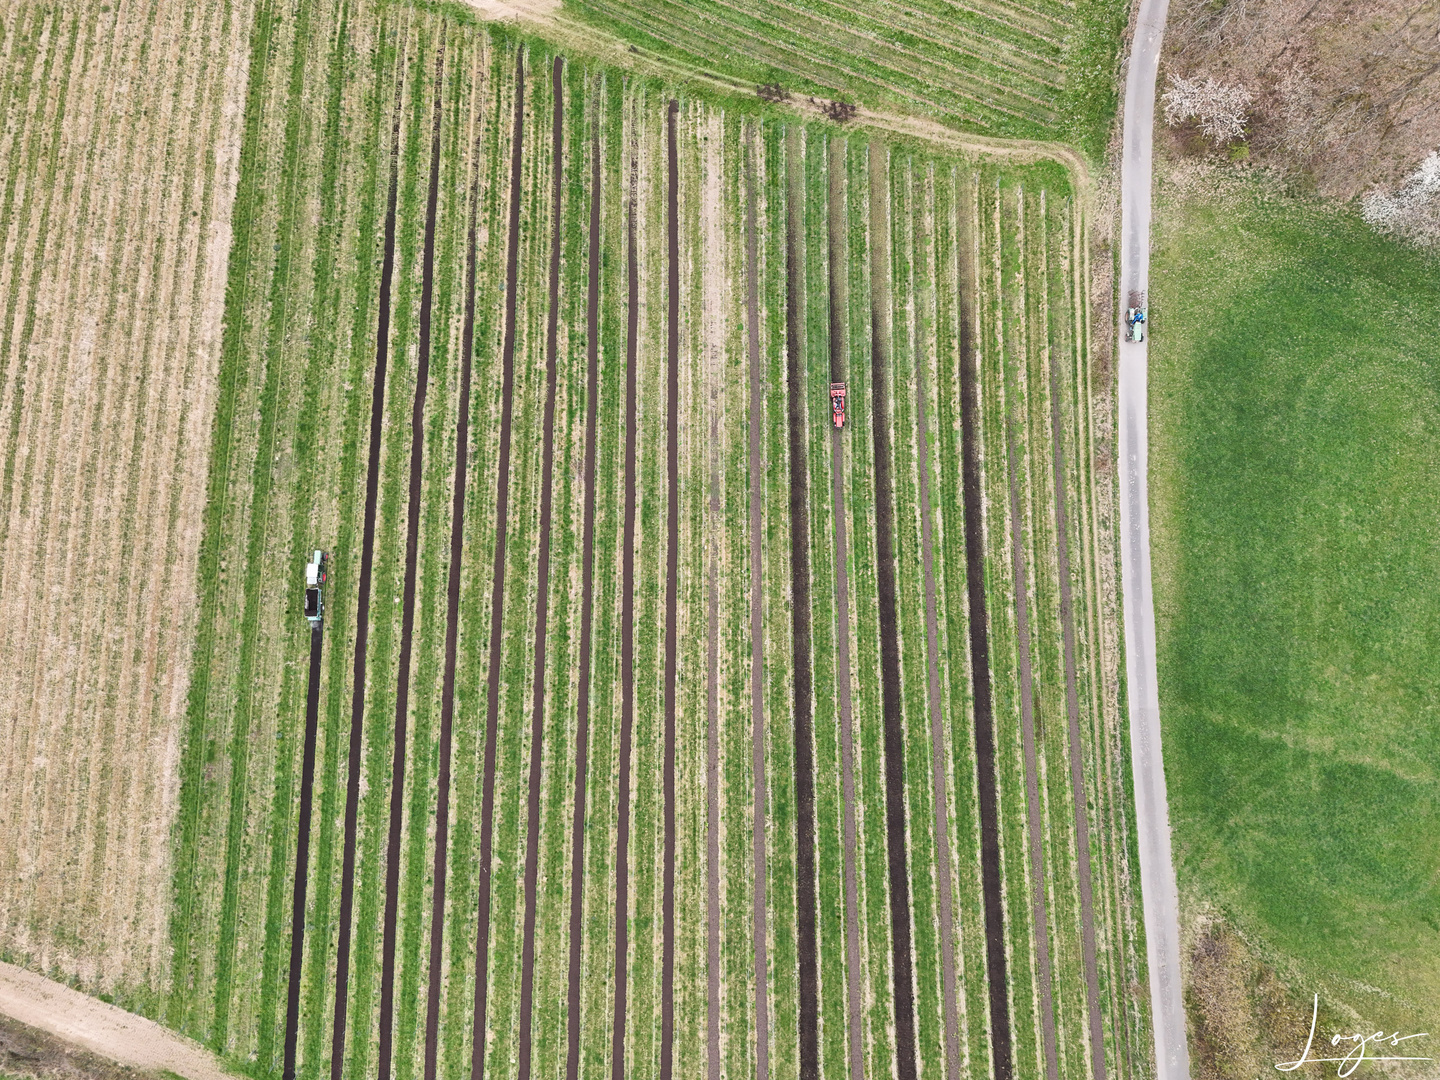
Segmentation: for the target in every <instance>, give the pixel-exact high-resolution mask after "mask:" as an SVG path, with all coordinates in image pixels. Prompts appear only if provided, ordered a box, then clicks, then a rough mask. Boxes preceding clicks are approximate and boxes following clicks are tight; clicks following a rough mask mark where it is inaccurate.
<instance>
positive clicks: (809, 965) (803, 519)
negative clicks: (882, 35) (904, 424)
mask: <svg viewBox="0 0 1440 1080" xmlns="http://www.w3.org/2000/svg"><path fill="white" fill-rule="evenodd" d="M800 138H801V128H800V127H799V125H791V127H790V129H789V130H788V131H787V132H786V133H785V171H786V182H785V188H786V197H785V389H786V393H785V400H786V414H787V420H788V422H789V433H790V595H791V605H790V632H791V656H792V657H793V660H794V671H795V682H794V691H795V921H796V938H797V939H798V940H797V944H798V946H799V953H800V1080H814V1078H817V1077H818V1076H819V1075H820V1039H819V1019H820V1017H819V1013H820V969H819V963H818V959H817V955H816V940H815V938H816V931H815V748H814V745H813V742H812V737H813V726H814V702H813V700H812V696H811V687H812V679H813V677H814V676H813V673H812V672H811V670H810V497H809V484H808V480H809V469H808V465H807V460H806V453H805V447H806V443H807V440H808V438H809V434H810V432H809V421H808V419H807V418H806V411H807V410H806V408H805V294H804V291H803V290H804V285H805V261H804V256H803V254H802V253H801V250H800V243H801V238H802V236H803V234H804V228H805V217H804V204H803V202H802V200H803V199H804V197H805V180H804V168H805V165H804V161H803V160H802V158H801V155H802V154H803V153H804V151H803V149H802V147H801V143H800Z"/></svg>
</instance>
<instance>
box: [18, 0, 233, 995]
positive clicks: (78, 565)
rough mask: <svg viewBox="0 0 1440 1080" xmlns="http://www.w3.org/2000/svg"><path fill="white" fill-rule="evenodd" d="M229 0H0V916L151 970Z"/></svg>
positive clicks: (109, 966)
mask: <svg viewBox="0 0 1440 1080" xmlns="http://www.w3.org/2000/svg"><path fill="white" fill-rule="evenodd" d="M244 14H245V12H244V8H243V6H235V5H230V4H209V5H192V4H187V3H182V2H177V0H152V2H129V0H126V2H121V3H118V4H115V5H103V6H102V5H100V4H85V5H64V6H59V5H45V4H32V3H10V4H6V5H5V6H4V9H3V10H0V25H3V38H0V96H3V99H4V100H3V112H4V116H5V126H4V130H3V131H0V245H3V247H0V251H3V258H0V319H3V322H0V458H3V461H0V468H3V481H0V942H3V946H4V948H3V954H4V955H5V957H6V958H8V959H18V960H23V961H24V962H25V963H27V964H28V965H31V966H34V967H38V968H41V969H45V970H54V971H58V972H62V973H64V974H66V975H71V976H78V977H79V978H80V979H81V980H82V981H83V982H84V983H85V984H86V985H88V986H91V987H97V988H103V989H107V990H123V989H125V988H127V987H136V986H142V985H155V984H159V983H163V981H164V979H165V977H166V971H167V967H168V954H169V937H168V931H169V926H168V920H169V904H168V903H166V902H164V901H165V898H167V897H168V896H169V893H170V888H171V876H172V866H171V852H170V825H171V821H172V820H173V817H174V813H175V807H176V798H177V794H178V776H177V766H178V761H179V754H180V732H181V726H182V725H181V721H182V719H183V716H184V711H185V691H186V687H187V682H188V666H189V663H190V653H191V648H190V645H191V641H192V640H193V635H194V623H195V603H194V590H195V574H196V560H197V553H198V549H199V546H200V533H201V516H202V511H203V506H204V501H205V485H206V477H207V474H208V471H209V461H210V427H211V422H212V418H213V415H214V403H215V393H216V372H217V369H218V363H219V355H218V354H219V343H220V332H221V315H222V309H223V302H224V289H225V268H226V258H227V255H228V252H229V249H230V237H231V230H230V214H231V209H232V206H233V204H234V196H235V185H236V177H237V159H238V155H239V150H240V127H239V123H238V120H239V115H240V111H241V108H242V104H243V100H244V91H245V81H246V73H247V67H248V60H249V55H250V51H249V41H248V39H247V29H248V23H249V19H248V18H245V17H243V16H244Z"/></svg>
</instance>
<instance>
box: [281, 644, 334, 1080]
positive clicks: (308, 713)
mask: <svg viewBox="0 0 1440 1080" xmlns="http://www.w3.org/2000/svg"><path fill="white" fill-rule="evenodd" d="M323 637H324V632H323V631H322V630H321V628H320V627H318V626H316V627H312V628H311V630H310V681H309V683H308V686H307V689H306V691H305V761H304V764H303V765H302V766H301V770H300V823H299V826H298V828H297V837H298V839H297V840H296V845H295V892H294V896H293V902H292V903H291V906H290V988H289V991H288V992H287V996H286V998H285V1060H284V1072H283V1073H282V1075H283V1076H284V1078H285V1080H295V1045H296V1042H297V1040H298V1038H299V1035H300V966H301V962H302V961H303V960H304V957H305V891H306V886H307V885H308V884H309V880H310V814H311V809H312V807H313V805H314V791H313V789H314V786H315V734H316V729H317V728H318V726H319V722H320V644H321V641H322V639H323Z"/></svg>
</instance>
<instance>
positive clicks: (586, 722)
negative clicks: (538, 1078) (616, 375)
mask: <svg viewBox="0 0 1440 1080" xmlns="http://www.w3.org/2000/svg"><path fill="white" fill-rule="evenodd" d="M588 271H589V276H588V279H587V281H586V286H585V290H586V291H585V524H584V533H583V539H582V541H581V544H582V552H581V567H582V569H581V574H582V577H581V585H580V656H579V660H578V663H579V665H580V678H579V687H578V689H577V691H576V703H575V810H574V819H573V824H572V827H571V832H570V860H571V861H570V973H569V987H568V991H567V993H568V996H567V998H566V1002H567V1013H566V1050H565V1078H566V1080H577V1078H578V1077H579V1075H580V975H581V966H582V963H583V960H582V949H581V946H582V944H583V920H584V915H585V894H584V888H583V886H584V881H585V795H586V792H585V785H586V772H587V770H588V768H589V756H590V649H591V642H590V635H591V625H592V623H591V620H592V614H593V613H592V611H591V607H592V601H593V599H594V596H595V427H596V408H597V398H598V395H599V393H600V133H599V131H598V130H597V131H596V132H595V136H594V139H593V141H592V142H591V145H590V238H589V252H588ZM426 1080H431V1078H430V1077H426Z"/></svg>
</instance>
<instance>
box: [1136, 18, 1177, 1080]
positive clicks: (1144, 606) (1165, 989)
mask: <svg viewBox="0 0 1440 1080" xmlns="http://www.w3.org/2000/svg"><path fill="white" fill-rule="evenodd" d="M1168 7H1169V0H1141V4H1140V14H1139V18H1138V19H1137V20H1136V24H1135V41H1134V44H1133V46H1132V47H1131V52H1130V63H1129V66H1128V68H1127V71H1126V75H1125V143H1124V160H1123V163H1122V165H1121V174H1120V200H1121V210H1120V244H1121V248H1120V303H1119V308H1120V312H1119V314H1120V326H1119V330H1120V334H1121V337H1120V347H1119V352H1120V457H1121V460H1122V461H1123V462H1124V484H1125V486H1124V489H1123V492H1122V496H1121V499H1120V532H1121V545H1122V550H1121V580H1122V583H1123V586H1124V593H1125V668H1126V676H1127V679H1128V682H1127V689H1128V692H1129V707H1130V761H1131V767H1132V768H1133V769H1134V772H1135V817H1136V822H1137V825H1138V832H1139V841H1140V890H1141V893H1142V894H1143V896H1144V903H1145V943H1146V952H1147V959H1148V961H1149V966H1150V1008H1151V1019H1152V1022H1153V1023H1154V1026H1155V1064H1156V1073H1155V1075H1156V1077H1157V1080H1187V1078H1188V1077H1189V1075H1190V1055H1189V1052H1188V1050H1187V1048H1186V1045H1185V1007H1184V1002H1183V998H1182V997H1181V993H1180V903H1179V896H1178V894H1177V892H1176V888H1175V866H1174V863H1173V862H1172V861H1171V857H1170V811H1169V803H1168V801H1167V799H1166V796H1165V768H1164V763H1163V760H1162V758H1161V753H1160V699H1159V695H1158V693H1157V690H1156V676H1155V604H1154V599H1153V597H1152V596H1151V593H1150V509H1149V502H1148V496H1147V493H1146V483H1145V478H1146V471H1145V470H1146V464H1147V461H1148V456H1149V455H1148V447H1147V444H1146V438H1147V433H1146V400H1145V393H1146V385H1145V384H1146V374H1147V359H1148V354H1147V348H1148V344H1147V343H1144V342H1142V343H1138V344H1137V343H1135V342H1129V341H1126V340H1125V338H1124V323H1123V318H1124V314H1125V308H1126V306H1127V305H1128V303H1129V300H1130V297H1131V296H1132V295H1134V294H1139V295H1141V296H1143V295H1144V294H1145V291H1146V289H1147V288H1148V286H1149V282H1150V137H1151V132H1152V129H1153V128H1154V125H1155V75H1156V67H1157V65H1158V64H1159V61H1160V42H1161V39H1162V38H1163V37H1164V33H1165V14H1166V10H1167V8H1168ZM1147 337H1148V334H1147Z"/></svg>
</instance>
